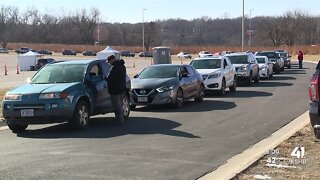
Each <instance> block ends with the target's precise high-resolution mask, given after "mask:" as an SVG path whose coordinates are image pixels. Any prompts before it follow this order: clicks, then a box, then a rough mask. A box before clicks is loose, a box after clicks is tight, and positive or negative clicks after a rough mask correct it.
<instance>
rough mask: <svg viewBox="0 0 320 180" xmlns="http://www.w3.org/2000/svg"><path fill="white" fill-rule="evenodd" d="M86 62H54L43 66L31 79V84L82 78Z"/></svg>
mask: <svg viewBox="0 0 320 180" xmlns="http://www.w3.org/2000/svg"><path fill="white" fill-rule="evenodd" d="M86 67H87V65H86V64H54V65H51V66H45V67H43V68H42V69H41V70H39V72H37V73H36V74H35V75H34V76H33V78H32V79H31V82H30V83H31V84H51V83H71V82H81V81H82V80H83V76H84V72H85V69H86Z"/></svg>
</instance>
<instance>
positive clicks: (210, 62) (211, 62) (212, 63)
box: [190, 59, 221, 69]
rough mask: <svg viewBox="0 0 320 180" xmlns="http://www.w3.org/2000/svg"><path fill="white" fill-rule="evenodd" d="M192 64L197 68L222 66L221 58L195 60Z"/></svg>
mask: <svg viewBox="0 0 320 180" xmlns="http://www.w3.org/2000/svg"><path fill="white" fill-rule="evenodd" d="M190 65H191V66H193V67H194V68H196V69H218V68H220V67H221V59H206V60H195V61H192V62H191V64H190Z"/></svg>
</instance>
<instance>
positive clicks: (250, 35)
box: [248, 9, 254, 46]
mask: <svg viewBox="0 0 320 180" xmlns="http://www.w3.org/2000/svg"><path fill="white" fill-rule="evenodd" d="M253 10H254V9H250V19H249V31H250V32H249V33H248V35H249V43H248V45H249V46H251V44H252V35H253V31H252V25H251V11H253Z"/></svg>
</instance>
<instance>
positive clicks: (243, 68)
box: [240, 66, 248, 71]
mask: <svg viewBox="0 0 320 180" xmlns="http://www.w3.org/2000/svg"><path fill="white" fill-rule="evenodd" d="M247 69H248V68H247V66H242V67H241V68H240V71H246V70H247Z"/></svg>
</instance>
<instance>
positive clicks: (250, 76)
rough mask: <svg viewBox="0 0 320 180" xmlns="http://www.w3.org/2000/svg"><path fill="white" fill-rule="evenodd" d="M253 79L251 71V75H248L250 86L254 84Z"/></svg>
mask: <svg viewBox="0 0 320 180" xmlns="http://www.w3.org/2000/svg"><path fill="white" fill-rule="evenodd" d="M252 80H253V77H252V72H250V75H249V77H248V85H249V86H251V85H252Z"/></svg>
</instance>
